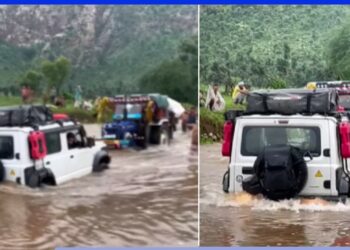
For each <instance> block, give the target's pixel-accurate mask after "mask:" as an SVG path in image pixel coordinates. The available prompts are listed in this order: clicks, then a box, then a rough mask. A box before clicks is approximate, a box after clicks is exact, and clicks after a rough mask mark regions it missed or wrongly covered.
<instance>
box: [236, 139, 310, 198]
mask: <svg viewBox="0 0 350 250" xmlns="http://www.w3.org/2000/svg"><path fill="white" fill-rule="evenodd" d="M254 172H255V173H254V176H253V177H252V178H251V179H250V180H249V179H246V180H245V182H246V183H248V184H249V185H243V189H244V190H245V191H246V192H248V193H251V194H254V195H255V194H257V192H258V189H259V188H258V187H259V185H257V183H256V180H258V182H259V184H260V188H261V192H260V193H262V194H263V195H264V196H265V197H267V198H268V199H271V200H281V199H290V198H293V197H295V196H296V195H297V194H299V193H300V191H301V190H302V189H303V188H304V186H305V183H306V180H307V166H306V163H305V161H304V158H303V154H302V153H301V151H300V150H299V149H298V148H296V147H292V146H289V145H277V146H267V147H265V148H264V150H263V152H262V153H261V154H260V155H259V156H258V158H257V159H256V161H255V163H254Z"/></svg>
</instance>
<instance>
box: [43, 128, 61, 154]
mask: <svg viewBox="0 0 350 250" xmlns="http://www.w3.org/2000/svg"><path fill="white" fill-rule="evenodd" d="M45 137H46V147H47V154H54V153H58V152H60V151H61V138H60V133H58V132H55V133H46V134H45Z"/></svg>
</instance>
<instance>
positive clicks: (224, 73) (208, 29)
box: [200, 5, 350, 87]
mask: <svg viewBox="0 0 350 250" xmlns="http://www.w3.org/2000/svg"><path fill="white" fill-rule="evenodd" d="M349 13H350V7H349V6H305V5H300V6H291V5H285V6H272V5H271V6H261V5H260V6H259V5H255V6H237V5H235V6H204V7H202V8H201V19H200V20H201V25H200V27H201V30H200V32H201V43H200V46H201V48H200V50H201V63H200V67H201V81H202V82H203V83H209V82H214V81H215V82H218V83H221V84H231V85H232V84H234V83H235V82H237V81H238V80H243V81H245V82H248V83H250V84H252V85H253V86H255V87H268V86H269V85H271V84H272V83H273V82H279V84H282V85H286V86H298V87H300V86H303V85H304V84H305V83H306V82H308V81H315V80H334V79H337V78H338V79H344V78H343V77H348V76H347V75H344V74H339V73H338V72H337V71H336V69H335V68H334V67H333V64H334V60H333V61H332V60H331V58H332V55H331V54H332V46H333V48H334V46H335V47H338V45H339V43H338V44H337V42H333V43H332V42H331V41H332V40H333V39H336V37H337V36H338V34H339V30H341V29H342V27H343V25H345V26H344V29H343V32H345V31H346V30H349V28H348V27H349V25H347V21H348V18H349ZM347 38H349V37H347ZM336 40H337V39H336ZM343 45H344V46H345V47H346V48H347V50H346V51H348V50H349V47H350V40H349V39H343ZM336 50H337V51H338V53H339V54H340V55H341V54H342V53H344V56H345V57H347V58H349V57H348V56H347V54H346V53H345V52H346V51H344V47H343V48H340V47H339V49H338V48H336ZM333 54H334V53H333ZM337 60H338V58H337V57H335V61H337ZM347 65H349V64H347Z"/></svg>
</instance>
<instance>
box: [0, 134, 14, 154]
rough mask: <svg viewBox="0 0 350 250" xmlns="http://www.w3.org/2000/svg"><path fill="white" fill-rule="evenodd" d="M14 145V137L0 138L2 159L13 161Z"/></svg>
mask: <svg viewBox="0 0 350 250" xmlns="http://www.w3.org/2000/svg"><path fill="white" fill-rule="evenodd" d="M13 157H14V145H13V137H12V136H0V159H13Z"/></svg>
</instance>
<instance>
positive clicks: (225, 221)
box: [200, 144, 350, 246]
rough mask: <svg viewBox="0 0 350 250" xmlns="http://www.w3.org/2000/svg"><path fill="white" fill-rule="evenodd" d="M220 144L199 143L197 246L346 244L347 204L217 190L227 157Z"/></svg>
mask: <svg viewBox="0 0 350 250" xmlns="http://www.w3.org/2000/svg"><path fill="white" fill-rule="evenodd" d="M220 147H221V145H218V144H215V145H205V146H201V150H200V151H201V152H200V203H201V204H200V224H201V226H200V244H201V245H202V246H298V245H299V246H331V245H341V246H349V245H350V204H349V203H350V202H349V201H348V202H347V204H345V205H344V204H342V203H328V202H320V201H312V202H308V203H306V200H300V199H295V200H290V201H282V202H273V201H269V200H266V199H263V198H254V197H251V196H249V195H248V194H245V193H241V194H236V195H233V194H225V193H223V192H222V184H221V183H222V176H223V174H224V172H225V171H226V169H227V166H228V158H224V157H221V148H220Z"/></svg>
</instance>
